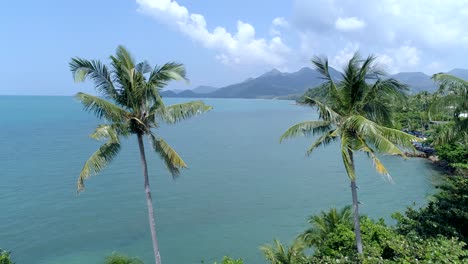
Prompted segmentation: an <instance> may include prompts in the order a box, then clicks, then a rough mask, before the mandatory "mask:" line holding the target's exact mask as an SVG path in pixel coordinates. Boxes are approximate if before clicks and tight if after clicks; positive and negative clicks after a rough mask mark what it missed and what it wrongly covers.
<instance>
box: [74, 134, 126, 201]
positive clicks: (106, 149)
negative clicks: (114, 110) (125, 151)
mask: <svg viewBox="0 0 468 264" xmlns="http://www.w3.org/2000/svg"><path fill="white" fill-rule="evenodd" d="M91 136H92V137H93V138H96V139H98V140H101V139H105V138H107V139H108V141H107V142H106V143H104V144H103V145H102V146H101V147H100V148H99V149H98V150H97V151H96V152H94V153H93V154H92V155H91V157H89V159H88V160H87V161H86V162H85V164H84V166H83V168H82V169H81V173H80V176H79V177H78V182H77V191H78V192H80V191H82V190H83V189H84V181H85V180H86V179H88V178H89V177H90V176H93V175H96V174H98V173H99V172H100V171H101V170H103V169H104V168H105V167H106V166H107V165H108V164H109V163H110V162H111V161H112V160H113V159H114V157H115V156H117V154H118V153H119V150H120V141H119V137H118V134H117V132H116V131H115V130H113V129H112V128H111V127H110V126H99V127H98V128H97V129H96V131H95V132H94V133H93V134H92V135H91Z"/></svg>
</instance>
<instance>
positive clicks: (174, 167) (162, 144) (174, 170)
mask: <svg viewBox="0 0 468 264" xmlns="http://www.w3.org/2000/svg"><path fill="white" fill-rule="evenodd" d="M149 137H150V140H151V143H152V145H153V149H154V151H155V152H156V153H158V154H159V156H160V157H161V158H162V160H163V161H164V163H165V165H166V167H167V169H168V170H169V172H170V173H171V174H172V176H173V177H177V176H178V175H179V174H180V169H182V168H187V164H185V162H184V160H182V158H181V157H180V156H179V154H178V153H177V152H176V151H175V150H174V149H173V148H172V147H171V146H170V145H169V144H167V143H166V141H164V139H162V138H161V137H157V136H156V135H154V134H152V133H151V134H149Z"/></svg>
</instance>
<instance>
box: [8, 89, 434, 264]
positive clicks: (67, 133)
mask: <svg viewBox="0 0 468 264" xmlns="http://www.w3.org/2000/svg"><path fill="white" fill-rule="evenodd" d="M166 101H167V103H168V104H169V103H174V102H179V101H183V99H168V100H166ZM205 102H206V103H208V104H210V105H212V106H214V110H213V111H212V112H210V113H207V114H206V115H204V116H200V117H197V118H194V119H191V120H188V121H186V122H183V123H180V124H177V125H174V126H170V127H167V126H163V127H161V129H160V131H159V132H160V134H161V135H162V136H163V137H164V138H165V139H166V140H167V141H168V142H169V143H170V144H171V145H172V146H173V147H174V148H175V149H176V150H177V151H178V152H179V154H180V155H181V156H182V157H183V158H184V159H185V161H186V162H187V163H188V165H189V167H190V168H189V169H188V170H185V171H183V173H182V175H181V177H180V178H178V179H177V180H175V181H174V180H172V178H171V177H170V176H169V174H168V173H167V172H166V171H165V168H164V165H163V164H162V163H161V162H160V160H159V159H158V158H157V157H156V155H153V153H150V152H151V151H150V150H149V149H147V152H148V155H149V157H148V160H149V169H150V181H151V185H152V190H153V199H154V203H155V207H156V208H155V209H156V221H157V229H158V236H159V241H160V247H161V254H162V259H163V262H164V263H165V264H191V263H201V261H202V260H204V261H205V263H212V262H213V261H214V260H216V259H218V260H219V259H221V257H222V256H223V255H231V256H235V257H242V258H244V260H246V263H248V264H251V263H253V264H255V263H264V261H263V259H262V255H261V253H260V251H259V250H258V247H259V246H260V245H262V244H265V243H271V242H272V239H273V238H279V239H281V240H282V241H284V242H288V241H290V240H291V239H293V238H294V237H295V236H296V234H298V233H299V232H300V231H302V230H303V229H304V228H305V227H306V219H307V217H308V216H309V215H311V214H315V213H318V212H320V211H321V210H326V209H328V208H330V207H333V206H338V207H341V206H344V205H347V204H349V203H350V202H351V193H350V190H349V187H348V186H349V182H348V180H347V178H346V175H345V172H344V168H343V166H342V164H341V158H340V156H339V153H338V150H337V146H331V147H329V148H323V149H319V150H318V151H317V152H315V153H313V154H312V155H311V156H310V157H308V158H307V157H306V156H305V150H306V148H307V147H308V144H310V143H311V139H310V138H309V139H303V138H302V139H293V140H289V141H287V142H284V143H282V144H279V142H278V138H279V136H280V135H281V133H282V132H283V131H285V129H287V128H288V127H289V126H291V125H293V124H295V123H297V122H299V121H303V120H314V119H316V118H317V115H316V113H315V112H314V111H312V110H311V109H308V108H303V107H299V106H295V105H293V103H292V102H291V101H273V100H240V99H232V100H231V99H207V100H205ZM0 113H1V115H2V118H1V119H0V143H1V147H0V168H1V170H0V248H5V249H8V250H10V251H12V256H13V258H14V259H15V261H16V262H17V263H18V264H23V263H25V264H75V263H86V264H88V263H91V264H93V263H102V260H103V257H104V256H105V255H107V254H110V253H111V252H112V251H119V252H123V253H126V254H129V255H132V256H138V257H140V258H142V259H143V260H145V262H147V263H151V261H152V250H151V239H150V237H149V235H148V234H149V227H148V222H147V221H148V220H147V211H146V203H145V196H144V192H143V176H142V171H141V167H140V160H139V155H138V149H137V146H136V143H137V142H136V138H131V139H129V140H128V141H125V142H124V144H123V148H122V151H121V154H120V156H119V157H118V158H117V159H116V160H115V161H114V162H113V163H112V164H111V165H110V166H109V167H108V168H107V169H106V170H105V171H104V172H103V173H102V174H101V175H99V176H96V177H93V178H92V179H90V180H89V181H87V182H86V191H85V192H84V193H82V194H80V195H79V196H77V195H76V192H75V182H76V178H77V175H78V174H79V172H80V169H81V166H82V165H83V162H84V161H85V160H86V159H87V158H88V156H89V155H90V154H91V153H93V152H94V151H95V149H96V148H97V147H98V146H99V143H98V142H95V141H93V140H91V139H89V138H88V135H89V134H90V133H91V132H92V131H93V129H94V127H95V125H96V124H98V121H97V120H96V119H95V118H94V116H93V115H92V114H89V113H85V112H83V111H82V110H81V106H80V104H79V103H78V102H77V101H75V100H74V99H73V98H71V97H14V96H0ZM148 147H149V146H148ZM382 160H383V161H384V163H385V164H386V165H387V168H388V169H389V170H390V172H391V174H392V176H393V178H394V183H393V184H391V183H387V182H386V181H385V180H384V179H383V178H382V177H380V176H379V175H377V174H376V173H375V172H374V171H373V168H372V163H371V161H369V160H367V159H366V158H365V156H364V155H358V157H357V171H358V185H359V187H360V189H359V198H360V201H361V203H362V206H361V210H362V212H363V213H366V214H368V215H370V216H372V217H384V218H385V219H387V220H390V221H391V219H390V215H391V213H392V212H394V211H397V210H403V209H404V208H405V207H406V206H409V205H413V204H416V205H421V204H423V203H424V201H425V198H426V196H427V195H429V194H430V193H432V192H433V189H434V188H433V182H434V181H435V180H436V179H437V173H436V172H434V171H432V170H431V169H430V168H429V166H428V163H427V161H426V160H423V159H408V160H402V159H399V158H396V157H383V158H382Z"/></svg>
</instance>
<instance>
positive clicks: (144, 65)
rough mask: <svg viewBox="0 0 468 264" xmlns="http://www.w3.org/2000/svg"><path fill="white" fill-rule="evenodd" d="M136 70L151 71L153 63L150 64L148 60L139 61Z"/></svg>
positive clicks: (141, 71) (142, 72) (144, 72)
mask: <svg viewBox="0 0 468 264" xmlns="http://www.w3.org/2000/svg"><path fill="white" fill-rule="evenodd" d="M135 70H136V71H137V72H139V73H141V74H146V73H150V72H151V70H152V68H151V65H149V63H148V62H147V61H143V62H140V63H138V64H137V65H136V66H135Z"/></svg>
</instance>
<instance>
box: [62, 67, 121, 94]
mask: <svg viewBox="0 0 468 264" xmlns="http://www.w3.org/2000/svg"><path fill="white" fill-rule="evenodd" d="M70 70H71V72H72V73H73V77H74V79H75V82H83V81H84V80H85V79H86V78H87V77H90V78H91V79H92V80H93V81H94V84H95V86H96V89H97V90H98V92H99V93H101V94H102V95H104V96H105V97H106V98H112V99H115V98H117V97H118V93H117V90H116V89H115V87H114V84H113V83H112V79H111V73H110V71H109V70H108V69H107V67H106V65H104V64H102V63H101V62H100V61H96V60H92V61H89V60H85V59H81V58H72V60H71V62H70Z"/></svg>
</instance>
